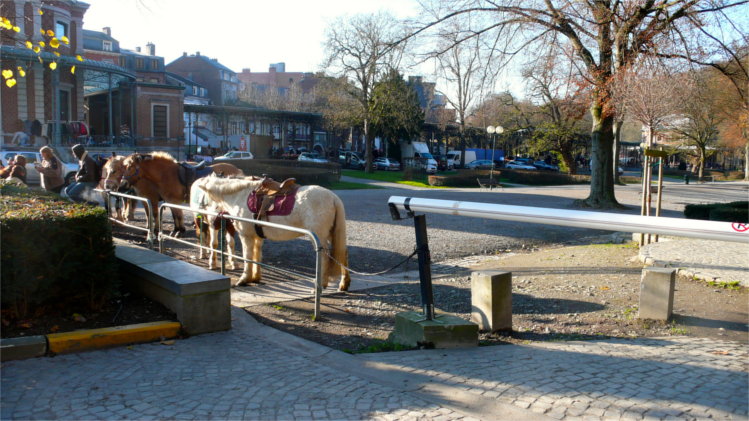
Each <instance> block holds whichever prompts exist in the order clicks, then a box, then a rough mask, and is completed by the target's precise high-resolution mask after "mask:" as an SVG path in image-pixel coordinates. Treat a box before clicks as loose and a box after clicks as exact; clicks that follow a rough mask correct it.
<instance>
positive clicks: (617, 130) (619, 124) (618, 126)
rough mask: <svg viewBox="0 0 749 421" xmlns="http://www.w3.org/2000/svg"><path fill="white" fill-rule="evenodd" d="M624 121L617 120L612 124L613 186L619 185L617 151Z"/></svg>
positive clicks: (619, 146)
mask: <svg viewBox="0 0 749 421" xmlns="http://www.w3.org/2000/svg"><path fill="white" fill-rule="evenodd" d="M623 124H624V121H622V120H617V121H616V123H615V124H614V168H613V170H614V184H621V182H620V181H619V149H620V148H621V140H622V125H623Z"/></svg>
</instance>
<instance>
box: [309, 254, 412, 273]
mask: <svg viewBox="0 0 749 421" xmlns="http://www.w3.org/2000/svg"><path fill="white" fill-rule="evenodd" d="M323 251H324V252H325V255H326V256H328V258H329V259H330V260H332V261H334V262H336V263H337V264H338V266H340V267H342V268H344V269H346V270H347V271H349V272H351V273H355V274H357V275H362V276H377V275H382V274H384V273H388V272H390V271H391V270H393V269H395V268H397V267H398V266H400V265H402V264H404V263H406V262H408V261H409V259H411V258H412V257H414V256H416V254H417V253H418V252H419V250H414V251H413V253H411V254H410V255H408V257H406V258H405V259H403V260H402V261H401V262H400V263H398V264H396V265H395V266H393V267H391V268H389V269H385V270H383V271H380V272H359V271H358V270H354V269H351V268H350V267H348V266H346V265H344V264H343V263H341V262H339V261H338V260H337V259H336V258H335V257H333V256H331V255H330V250H329V249H326V248H324V249H323Z"/></svg>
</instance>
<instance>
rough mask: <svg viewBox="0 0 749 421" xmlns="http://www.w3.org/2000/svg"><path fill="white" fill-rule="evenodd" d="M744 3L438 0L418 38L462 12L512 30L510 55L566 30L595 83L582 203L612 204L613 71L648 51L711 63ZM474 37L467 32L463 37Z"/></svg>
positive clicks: (487, 28) (488, 28) (566, 42)
mask: <svg viewBox="0 0 749 421" xmlns="http://www.w3.org/2000/svg"><path fill="white" fill-rule="evenodd" d="M425 1H427V0H425ZM745 4H747V0H734V1H730V0H711V1H707V0H704V1H700V0H643V1H634V0H630V1H610V0H603V1H584V2H580V1H574V0H433V1H431V2H429V3H428V6H430V7H428V8H427V10H437V12H436V13H435V15H434V18H433V19H432V20H430V21H428V22H423V24H422V26H421V27H420V29H419V30H417V31H415V32H414V33H413V34H412V35H422V34H429V33H430V32H433V30H434V28H439V27H441V26H443V25H445V24H447V23H449V22H451V21H453V20H455V19H457V18H459V17H462V16H464V15H470V16H474V19H475V21H476V22H478V21H479V20H481V21H482V22H483V24H482V26H481V28H479V29H476V30H475V31H474V33H475V34H484V33H487V32H492V31H498V30H502V31H504V32H505V33H507V34H512V35H513V44H512V46H513V47H514V49H513V50H510V49H508V50H507V51H506V52H507V53H508V54H512V53H516V52H518V51H523V52H524V53H526V54H532V51H533V50H531V49H530V48H527V47H529V46H535V47H536V49H537V50H539V48H537V45H538V44H539V43H541V44H543V43H545V42H547V41H548V38H547V35H548V34H551V33H555V34H557V35H560V37H559V39H560V40H561V41H563V42H559V44H558V45H559V46H560V48H565V49H569V50H571V51H573V52H574V54H575V56H576V58H577V62H578V65H579V67H580V69H581V71H582V74H584V75H585V77H586V78H587V79H588V80H589V82H590V83H591V84H592V86H593V91H592V98H591V99H592V100H591V106H590V112H591V115H592V117H593V122H592V145H591V184H590V194H589V195H588V197H587V198H586V199H585V200H583V201H582V202H581V204H582V205H584V206H593V207H613V206H618V203H617V201H616V197H615V195H614V177H613V171H612V168H613V166H614V165H615V163H614V160H613V140H614V136H613V129H614V112H613V107H612V100H611V98H612V97H611V89H610V86H609V83H610V81H611V79H612V76H613V75H614V74H616V73H617V72H618V71H619V69H622V68H626V67H628V66H630V65H631V64H632V63H634V62H636V61H637V59H638V58H639V57H640V56H642V55H660V56H664V57H671V58H679V59H685V60H690V61H693V62H700V63H704V64H709V63H710V62H712V61H713V60H712V58H714V57H717V55H716V54H715V52H716V51H719V50H720V51H724V50H726V49H727V40H730V39H733V38H735V37H736V34H737V33H739V34H740V35H742V34H741V32H742V31H745V28H743V29H742V27H741V26H739V25H737V24H736V23H735V22H734V20H733V19H732V17H731V16H730V14H729V13H731V12H733V11H734V10H735V8H737V7H738V6H742V5H745ZM736 13H740V12H736ZM509 28H514V29H520V30H517V31H513V30H511V29H509ZM472 38H473V35H472V34H468V35H466V36H465V37H464V38H463V39H462V40H458V41H457V42H466V41H468V40H470V39H472ZM440 50H446V49H444V48H443V49H440ZM697 52H699V55H698V54H697Z"/></svg>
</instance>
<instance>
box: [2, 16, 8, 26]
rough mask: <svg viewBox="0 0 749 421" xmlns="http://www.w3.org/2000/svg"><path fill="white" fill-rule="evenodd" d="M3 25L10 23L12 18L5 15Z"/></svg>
mask: <svg viewBox="0 0 749 421" xmlns="http://www.w3.org/2000/svg"><path fill="white" fill-rule="evenodd" d="M2 19H3V25H10V19H8V18H6V17H3V18H2Z"/></svg>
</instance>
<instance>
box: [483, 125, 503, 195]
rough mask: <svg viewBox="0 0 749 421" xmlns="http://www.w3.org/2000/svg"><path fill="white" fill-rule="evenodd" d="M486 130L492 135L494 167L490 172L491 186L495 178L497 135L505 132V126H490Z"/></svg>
mask: <svg viewBox="0 0 749 421" xmlns="http://www.w3.org/2000/svg"><path fill="white" fill-rule="evenodd" d="M486 132H487V133H489V134H490V135H492V169H491V171H490V172H489V186H490V187H489V188H491V186H493V185H494V183H493V182H492V181H493V179H494V146H495V144H496V143H497V136H496V135H498V134H502V133H504V132H505V128H504V127H502V126H496V127H495V126H489V127H487V128H486Z"/></svg>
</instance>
